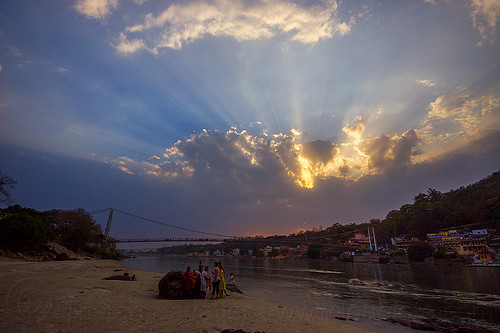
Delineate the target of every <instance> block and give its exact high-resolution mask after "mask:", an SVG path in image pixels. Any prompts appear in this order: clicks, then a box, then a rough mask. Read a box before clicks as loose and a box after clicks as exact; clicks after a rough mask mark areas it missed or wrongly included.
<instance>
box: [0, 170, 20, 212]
mask: <svg viewBox="0 0 500 333" xmlns="http://www.w3.org/2000/svg"><path fill="white" fill-rule="evenodd" d="M15 184H17V181H16V180H15V179H14V178H12V177H10V176H7V175H2V174H1V173H0V204H2V205H7V204H10V203H11V202H12V200H11V198H12V196H11V194H10V190H11V189H13V188H14V185H15Z"/></svg>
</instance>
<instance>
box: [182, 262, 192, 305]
mask: <svg viewBox="0 0 500 333" xmlns="http://www.w3.org/2000/svg"><path fill="white" fill-rule="evenodd" d="M182 275H183V276H184V297H185V298H191V290H192V289H193V285H194V283H193V282H194V281H193V274H192V273H191V266H188V267H187V268H186V271H185V272H184V273H182Z"/></svg>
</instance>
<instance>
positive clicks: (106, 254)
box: [94, 247, 120, 260]
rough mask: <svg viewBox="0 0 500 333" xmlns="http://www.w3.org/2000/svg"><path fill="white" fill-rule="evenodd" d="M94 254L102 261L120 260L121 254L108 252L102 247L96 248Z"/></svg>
mask: <svg viewBox="0 0 500 333" xmlns="http://www.w3.org/2000/svg"><path fill="white" fill-rule="evenodd" d="M94 252H95V254H96V255H97V256H98V257H99V258H101V259H113V260H119V259H120V253H118V251H108V250H106V249H103V248H101V247H96V248H94Z"/></svg>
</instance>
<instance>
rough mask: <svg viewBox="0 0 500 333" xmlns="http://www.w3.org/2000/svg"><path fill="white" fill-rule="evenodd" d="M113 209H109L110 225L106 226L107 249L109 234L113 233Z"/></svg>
mask: <svg viewBox="0 0 500 333" xmlns="http://www.w3.org/2000/svg"><path fill="white" fill-rule="evenodd" d="M113 212H114V210H113V208H110V209H109V216H108V223H107V224H106V230H104V243H105V244H106V248H109V233H110V231H111V222H113Z"/></svg>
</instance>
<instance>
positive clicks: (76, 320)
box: [0, 260, 366, 333]
mask: <svg viewBox="0 0 500 333" xmlns="http://www.w3.org/2000/svg"><path fill="white" fill-rule="evenodd" d="M115 270H123V271H115ZM125 270H126V271H127V272H128V273H129V274H130V275H132V274H135V275H136V276H138V277H139V280H138V281H113V280H111V281H107V280H102V279H103V278H105V277H108V276H111V275H116V274H122V273H123V272H124V271H125ZM162 276H163V274H159V273H154V272H148V271H141V270H138V269H130V268H124V267H123V266H122V265H121V264H120V263H119V262H117V261H111V260H75V261H58V262H55V261H52V262H20V261H1V262H0V281H2V283H1V284H0V296H1V301H0V302H1V306H0V331H1V332H35V331H36V332H114V331H126V332H139V331H141V332H207V333H211V332H221V331H223V330H225V329H243V330H244V331H248V332H256V331H259V332H268V333H269V332H366V330H363V329H361V328H358V327H355V326H352V325H350V324H349V323H347V322H342V321H339V320H332V319H327V318H323V317H319V316H316V315H313V314H310V313H306V312H301V311H299V310H296V309H293V308H288V307H284V306H281V305H277V304H274V303H270V302H267V301H264V300H261V299H256V298H252V297H248V296H245V295H239V294H235V293H232V294H231V296H228V297H225V298H224V299H221V300H215V301H209V300H163V299H159V298H158V291H157V288H158V281H159V280H160V279H161V277H162Z"/></svg>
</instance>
